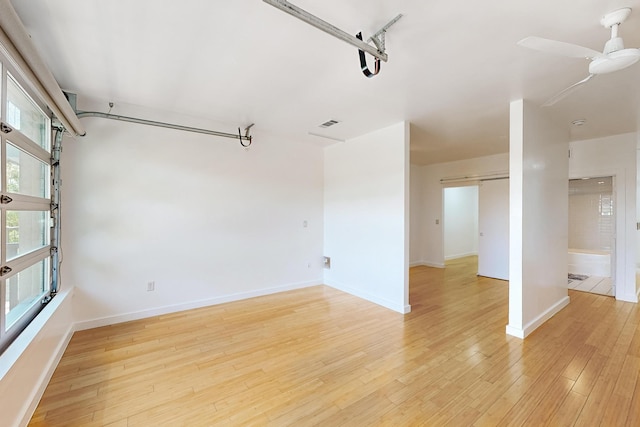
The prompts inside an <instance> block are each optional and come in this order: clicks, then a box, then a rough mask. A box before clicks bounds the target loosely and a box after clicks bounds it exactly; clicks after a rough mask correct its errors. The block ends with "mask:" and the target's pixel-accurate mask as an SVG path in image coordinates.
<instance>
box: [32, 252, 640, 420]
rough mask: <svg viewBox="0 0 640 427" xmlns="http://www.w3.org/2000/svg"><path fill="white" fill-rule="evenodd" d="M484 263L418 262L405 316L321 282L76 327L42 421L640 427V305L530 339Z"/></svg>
mask: <svg viewBox="0 0 640 427" xmlns="http://www.w3.org/2000/svg"><path fill="white" fill-rule="evenodd" d="M475 262H476V260H475V258H464V259H461V260H456V261H451V262H449V263H448V266H447V268H446V269H434V268H428V267H416V268H413V269H411V298H410V301H411V305H412V308H413V311H412V312H411V313H410V314H408V315H405V316H403V315H400V314H397V313H394V312H392V311H389V310H387V309H384V308H381V307H379V306H376V305H374V304H371V303H368V302H366V301H363V300H360V299H358V298H356V297H353V296H350V295H347V294H344V293H342V292H339V291H336V290H334V289H331V288H328V287H324V286H319V287H314V288H308V289H303V290H297V291H292V292H286V293H281V294H277V295H271V296H266V297H261V298H254V299H250V300H245V301H240V302H234V303H229V304H223V305H218V306H213V307H208V308H203V309H197V310H191V311H187V312H181V313H175V314H171V315H165V316H159V317H154V318H149V319H144V320H140V321H134V322H128V323H124V324H119V325H114V326H109V327H104V328H98V329H93V330H88V331H82V332H77V333H76V334H74V336H73V338H72V340H71V343H70V344H69V347H68V348H67V350H66V352H65V354H64V356H63V358H62V360H61V362H60V364H59V366H58V368H57V369H56V371H55V374H54V376H53V378H52V380H51V382H50V384H49V386H48V387H47V389H46V392H45V394H44V396H43V398H42V401H41V402H40V405H39V406H38V408H37V410H36V412H35V414H34V416H33V418H32V420H31V424H30V425H32V426H112V427H115V426H165V425H167V426H208V425H225V426H226V425H230V426H246V425H248V426H253V425H256V426H261V425H273V426H284V425H295V426H310V425H324V426H338V425H347V426H374V425H389V426H414V425H425V426H445V425H451V426H511V425H529V426H542V425H552V426H571V425H577V426H598V425H602V426H638V425H640V381H639V380H638V373H639V372H640V326H639V325H640V310H639V309H638V306H637V305H635V304H630V303H624V302H617V301H616V300H615V299H613V298H610V297H605V296H601V295H595V294H589V293H583V292H573V291H570V296H571V304H570V305H569V306H568V307H567V308H565V309H564V310H563V311H562V312H560V313H559V314H557V315H556V316H555V317H553V318H552V319H551V320H550V321H549V322H547V323H546V324H545V325H543V326H542V327H541V328H539V329H538V330H537V331H535V332H534V333H533V334H532V335H530V336H529V337H528V338H527V339H526V340H524V341H522V340H519V339H517V338H513V337H509V336H507V335H505V325H506V324H507V319H508V312H507V301H508V289H507V287H508V285H507V282H504V281H498V280H492V279H488V278H483V277H477V276H476V275H475V272H476V264H475Z"/></svg>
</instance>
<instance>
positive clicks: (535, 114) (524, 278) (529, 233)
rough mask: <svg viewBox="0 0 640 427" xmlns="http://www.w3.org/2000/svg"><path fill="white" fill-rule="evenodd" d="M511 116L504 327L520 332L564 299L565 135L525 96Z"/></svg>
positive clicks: (521, 334) (564, 302) (521, 335)
mask: <svg viewBox="0 0 640 427" xmlns="http://www.w3.org/2000/svg"><path fill="white" fill-rule="evenodd" d="M510 120H511V124H510V126H511V128H510V155H509V177H510V189H509V194H510V232H509V235H510V238H509V247H510V251H509V324H508V325H507V333H508V334H509V335H514V336H516V337H519V338H524V337H526V336H527V335H528V334H530V333H531V332H532V331H534V330H535V329H536V328H537V327H538V326H540V325H541V324H542V323H544V322H545V321H546V320H548V319H549V318H550V317H551V316H553V315H554V314H555V313H557V312H558V311H560V310H561V309H562V308H563V307H565V306H566V305H567V304H568V303H569V297H568V291H567V249H568V225H567V221H568V192H569V190H568V184H569V169H568V164H569V162H568V141H569V135H568V131H567V130H566V129H564V127H562V126H560V125H558V124H556V123H554V122H553V120H552V119H551V117H550V116H548V115H547V112H546V111H544V110H543V109H541V108H538V107H536V106H534V105H532V104H530V103H528V102H526V101H524V100H518V101H514V102H512V103H511V117H510Z"/></svg>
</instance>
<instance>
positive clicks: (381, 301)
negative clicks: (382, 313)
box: [325, 281, 411, 314]
mask: <svg viewBox="0 0 640 427" xmlns="http://www.w3.org/2000/svg"><path fill="white" fill-rule="evenodd" d="M325 285H327V286H331V287H332V288H334V289H337V290H339V291H342V292H346V293H348V294H351V295H353V296H356V297H358V298H362V299H364V300H367V301H369V302H372V303H374V304H378V305H380V306H382V307H384V308H388V309H389V310H393V311H397V312H398V313H401V314H407V313H410V312H411V305H409V304H407V305H404V304H397V303H396V302H395V301H391V300H388V299H386V298H380V297H377V296H375V295H371V294H369V293H368V292H364V291H362V290H360V289H355V288H352V287H350V286H346V285H344V284H342V283H338V282H333V281H331V282H325Z"/></svg>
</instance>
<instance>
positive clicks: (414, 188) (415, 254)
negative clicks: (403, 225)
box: [409, 165, 423, 266]
mask: <svg viewBox="0 0 640 427" xmlns="http://www.w3.org/2000/svg"><path fill="white" fill-rule="evenodd" d="M421 172H422V169H421V167H420V166H418V165H410V181H411V182H410V185H409V187H410V193H409V194H410V195H409V198H410V201H411V203H410V205H411V206H410V215H409V216H410V229H411V233H410V236H409V265H410V266H415V265H420V264H421V259H422V257H421V251H422V249H421V246H422V238H421V236H422V234H423V233H422V227H423V221H422V184H421V182H420V179H421Z"/></svg>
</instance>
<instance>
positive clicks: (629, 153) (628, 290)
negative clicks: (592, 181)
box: [569, 133, 638, 302]
mask: <svg viewBox="0 0 640 427" xmlns="http://www.w3.org/2000/svg"><path fill="white" fill-rule="evenodd" d="M636 143H637V135H636V133H627V134H622V135H615V136H609V137H605V138H598V139H590V140H585V141H574V142H571V144H570V145H569V147H570V149H571V158H570V159H569V176H570V178H583V177H596V176H614V177H615V180H614V192H615V206H614V209H615V212H616V251H615V252H616V258H615V271H616V277H615V285H616V298H617V299H619V300H624V301H630V302H638V293H637V292H638V291H637V288H636V273H635V272H636V268H635V263H636V261H635V258H636V251H637V248H636V233H637V231H636V212H635V209H636V175H637V174H636Z"/></svg>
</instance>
